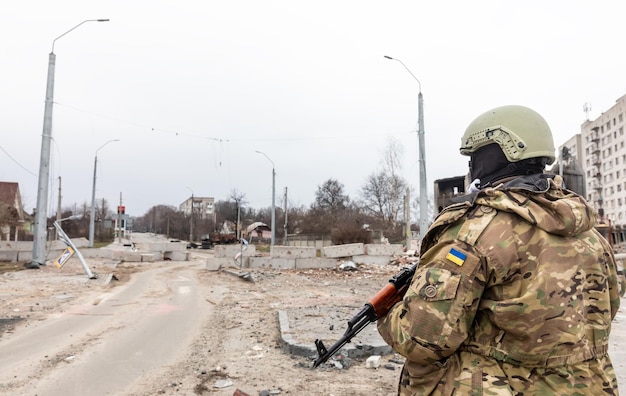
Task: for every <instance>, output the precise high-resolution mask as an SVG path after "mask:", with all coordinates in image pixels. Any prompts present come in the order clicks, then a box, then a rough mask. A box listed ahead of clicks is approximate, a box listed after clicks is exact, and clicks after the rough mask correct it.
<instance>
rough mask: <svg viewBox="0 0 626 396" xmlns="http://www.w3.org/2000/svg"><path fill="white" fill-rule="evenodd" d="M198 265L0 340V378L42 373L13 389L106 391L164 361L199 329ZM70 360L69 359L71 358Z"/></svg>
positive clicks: (164, 270)
mask: <svg viewBox="0 0 626 396" xmlns="http://www.w3.org/2000/svg"><path fill="white" fill-rule="evenodd" d="M198 268H199V264H197V262H196V264H190V263H184V264H181V263H173V266H172V267H161V268H155V269H152V270H147V271H145V272H141V273H137V274H136V275H135V276H134V277H133V280H132V281H131V282H129V283H128V284H126V285H124V286H123V287H120V288H119V289H118V288H114V289H112V290H113V291H112V292H109V293H104V294H101V295H99V296H98V297H97V298H95V300H91V301H84V302H83V304H82V305H78V306H76V307H75V308H74V309H73V310H72V311H68V312H64V313H62V314H59V315H57V316H56V317H53V318H52V319H49V320H46V321H44V322H42V323H39V324H36V325H34V326H30V327H29V328H27V329H25V330H24V331H21V332H20V334H19V336H17V335H16V334H14V337H12V338H11V339H7V340H3V344H2V354H0V382H4V383H6V382H8V380H9V379H11V380H16V379H18V380H19V379H20V377H33V376H35V377H40V378H38V380H37V381H35V382H33V387H32V388H30V387H28V386H27V387H26V389H15V393H12V394H15V395H22V394H24V395H46V396H55V395H63V396H66V395H88V394H90V395H111V394H116V393H118V392H120V391H123V390H124V389H126V388H127V387H129V386H131V385H132V383H133V382H134V381H135V380H136V379H137V378H139V377H141V375H142V374H144V373H146V372H150V371H153V370H155V369H158V368H159V367H163V366H166V365H167V364H168V363H169V362H172V361H175V360H176V358H177V357H179V356H180V355H181V354H183V353H184V352H185V348H184V346H186V345H187V344H188V343H189V341H190V340H192V339H193V338H195V337H196V336H197V335H198V332H199V330H200V329H199V328H200V325H201V323H202V320H201V319H202V318H203V317H206V315H208V314H209V313H210V310H211V307H210V305H209V304H201V301H202V299H201V298H199V297H198V288H199V287H201V286H199V285H198V282H197V279H196V275H195V274H196V272H197V269H198ZM70 362H71V364H67V363H70Z"/></svg>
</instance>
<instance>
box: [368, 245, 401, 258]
mask: <svg viewBox="0 0 626 396" xmlns="http://www.w3.org/2000/svg"><path fill="white" fill-rule="evenodd" d="M365 254H367V255H370V256H393V255H399V254H402V245H401V244H390V245H387V244H381V243H376V244H374V243H368V244H367V245H365Z"/></svg>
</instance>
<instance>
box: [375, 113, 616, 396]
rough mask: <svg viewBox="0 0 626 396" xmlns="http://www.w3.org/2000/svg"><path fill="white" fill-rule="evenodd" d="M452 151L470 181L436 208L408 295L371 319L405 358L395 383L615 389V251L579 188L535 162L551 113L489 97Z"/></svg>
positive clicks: (467, 390) (521, 390)
mask: <svg viewBox="0 0 626 396" xmlns="http://www.w3.org/2000/svg"><path fill="white" fill-rule="evenodd" d="M460 150H461V154H463V155H468V156H469V157H470V159H471V160H470V165H469V168H470V176H471V178H470V180H471V179H473V180H474V181H473V183H472V187H470V191H473V192H470V194H469V195H465V196H463V197H460V198H459V199H457V200H456V202H454V203H452V204H451V205H449V206H447V207H446V208H445V209H444V210H443V211H442V212H441V213H440V214H439V216H438V217H437V218H436V219H435V221H434V223H433V224H432V226H431V227H430V229H429V230H428V233H427V234H426V236H425V237H424V240H423V241H422V246H421V251H420V264H419V267H418V269H417V271H416V273H415V276H414V277H413V279H412V282H411V285H410V287H409V289H408V291H407V292H406V294H405V296H404V299H403V300H402V301H400V302H399V303H397V304H396V305H395V306H394V307H393V308H392V309H391V310H390V311H389V313H388V314H387V315H386V316H385V317H383V318H381V319H379V320H378V331H379V332H380V334H381V335H382V337H383V338H384V340H385V341H386V342H387V343H388V344H389V345H391V346H392V347H393V349H394V350H395V351H396V352H398V353H400V354H401V355H403V356H404V357H405V358H406V362H405V365H404V367H403V370H402V373H401V375H400V383H399V387H398V394H399V395H431V394H432V395H482V394H486V395H568V396H569V395H601V394H607V395H616V394H618V389H617V379H616V377H615V371H614V369H613V365H612V364H611V360H610V358H609V355H608V344H609V333H610V330H611V321H612V319H613V318H614V316H615V314H616V312H617V310H618V308H619V295H618V284H617V270H616V265H615V260H614V257H613V252H612V251H611V249H610V247H609V244H608V243H607V241H606V240H605V239H604V238H603V237H602V236H601V235H600V234H599V233H598V232H597V231H596V230H595V229H594V223H595V213H594V211H593V209H592V208H591V207H590V206H589V205H588V204H587V202H586V201H585V199H584V198H582V197H580V196H579V195H577V194H575V193H574V192H572V191H569V190H567V189H565V188H564V187H563V185H562V178H561V177H560V176H554V175H547V174H543V170H544V168H545V166H546V165H550V164H552V163H553V162H554V160H555V156H554V143H553V141H552V133H551V131H550V128H549V126H548V124H547V123H546V121H545V120H544V119H543V117H541V116H540V115H539V114H538V113H536V112H535V111H533V110H531V109H529V108H526V107H523V106H504V107H498V108H495V109H493V110H490V111H488V112H486V113H484V114H482V115H480V116H479V117H478V118H476V119H475V120H474V121H473V122H472V123H471V124H470V125H469V127H468V128H467V130H466V131H465V134H464V135H463V138H462V142H461V149H460Z"/></svg>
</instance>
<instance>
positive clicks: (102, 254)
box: [79, 248, 113, 259]
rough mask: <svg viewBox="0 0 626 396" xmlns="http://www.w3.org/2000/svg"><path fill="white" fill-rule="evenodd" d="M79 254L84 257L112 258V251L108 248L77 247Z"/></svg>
mask: <svg viewBox="0 0 626 396" xmlns="http://www.w3.org/2000/svg"><path fill="white" fill-rule="evenodd" d="M79 251H80V254H82V255H83V257H84V258H105V259H110V258H113V253H112V251H111V250H108V249H90V248H87V249H79Z"/></svg>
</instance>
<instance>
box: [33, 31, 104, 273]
mask: <svg viewBox="0 0 626 396" xmlns="http://www.w3.org/2000/svg"><path fill="white" fill-rule="evenodd" d="M108 21H109V20H108V19H87V20H84V21H82V22H81V23H79V24H78V25H76V26H74V27H73V28H71V29H70V30H68V31H66V32H65V33H63V34H62V35H60V36H59V37H57V38H55V39H54V40H52V50H51V51H50V54H49V55H48V75H47V80H46V101H45V105H44V114H43V132H42V134H41V154H40V157H39V175H38V176H39V179H38V183H37V211H36V212H35V224H34V230H33V257H32V261H31V263H30V264H28V265H26V268H39V266H40V265H45V264H46V240H47V228H48V184H49V183H50V142H51V140H52V109H53V108H52V105H53V103H54V73H55V68H56V54H55V53H54V44H55V42H56V41H57V40H58V39H60V38H61V37H63V36H65V35H66V34H68V33H69V32H71V31H73V30H74V29H76V28H78V27H79V26H81V25H82V24H84V23H86V22H108Z"/></svg>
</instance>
